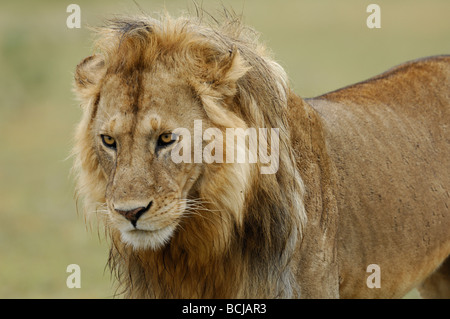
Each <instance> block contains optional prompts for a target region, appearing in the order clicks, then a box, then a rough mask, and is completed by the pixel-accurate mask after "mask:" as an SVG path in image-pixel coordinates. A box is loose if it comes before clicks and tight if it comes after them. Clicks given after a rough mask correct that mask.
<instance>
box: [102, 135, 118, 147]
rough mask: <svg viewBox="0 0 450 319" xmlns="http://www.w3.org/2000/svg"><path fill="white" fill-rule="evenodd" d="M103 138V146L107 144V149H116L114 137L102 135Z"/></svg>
mask: <svg viewBox="0 0 450 319" xmlns="http://www.w3.org/2000/svg"><path fill="white" fill-rule="evenodd" d="M101 137H102V141H103V144H105V146H106V147H109V148H113V149H115V148H116V140H115V139H114V138H113V137H111V136H109V135H101Z"/></svg>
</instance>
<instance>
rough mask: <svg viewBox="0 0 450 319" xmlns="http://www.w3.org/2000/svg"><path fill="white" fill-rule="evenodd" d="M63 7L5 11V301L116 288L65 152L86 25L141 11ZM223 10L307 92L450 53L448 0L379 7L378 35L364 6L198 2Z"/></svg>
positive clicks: (1, 282) (1, 34) (15, 5)
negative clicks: (72, 19) (75, 275)
mask: <svg viewBox="0 0 450 319" xmlns="http://www.w3.org/2000/svg"><path fill="white" fill-rule="evenodd" d="M137 2H138V3H139V5H140V6H141V7H142V8H143V9H144V10H145V11H146V12H148V13H152V12H155V11H160V10H162V9H163V8H164V7H165V8H166V9H167V10H168V11H169V12H170V13H171V14H172V15H179V14H181V13H183V12H186V10H187V9H190V10H191V12H195V10H194V5H193V2H192V1H190V0H182V1H165V2H164V1H156V0H138V1H137ZM199 2H200V1H199ZM70 3H72V2H70V1H61V0H59V1H56V0H55V1H39V2H38V1H23V0H22V1H8V2H6V1H2V3H1V4H0V203H1V204H0V298H109V297H111V296H112V294H113V292H114V290H113V288H112V285H111V283H110V282H111V280H110V279H111V278H110V275H109V272H108V270H105V265H106V260H107V254H108V246H107V243H106V242H105V240H103V239H102V236H101V235H98V232H97V230H96V227H93V228H94V229H93V230H89V229H87V228H86V226H85V223H84V218H83V214H82V212H79V213H78V214H77V211H76V203H75V200H74V197H73V180H72V178H71V177H70V175H69V172H70V168H71V165H72V159H70V158H69V159H68V156H69V153H70V149H71V146H72V137H73V131H74V127H75V125H76V123H77V121H78V120H79V118H80V115H81V111H80V109H79V106H78V102H77V101H75V99H74V97H73V94H72V92H71V87H72V75H73V71H74V68H75V66H76V65H77V63H78V62H79V61H80V60H81V59H83V58H84V57H85V56H88V55H90V53H91V51H92V36H91V34H90V32H89V30H88V29H87V28H86V26H87V25H91V26H96V25H99V24H100V23H101V21H102V20H103V19H104V18H106V17H109V16H111V15H112V14H116V13H138V12H139V10H138V8H137V6H136V5H135V3H134V2H133V1H132V0H123V1H117V0H116V1H106V0H105V1H95V2H94V1H87V0H84V1H81V0H78V1H76V2H75V1H74V3H76V4H78V5H79V6H80V7H81V21H82V28H81V29H69V28H68V27H67V26H66V19H67V17H68V16H69V13H67V12H66V8H67V6H68V5H69V4H70ZM221 3H223V4H224V5H225V6H227V7H233V8H234V9H235V11H236V12H238V13H241V12H242V13H243V14H244V17H245V19H244V21H245V23H246V24H249V25H251V26H253V27H254V28H256V29H257V30H258V31H260V32H261V33H262V37H261V39H262V40H263V41H264V42H265V43H266V44H267V46H268V47H270V48H271V50H272V51H273V52H274V55H275V57H276V59H277V60H278V61H279V62H280V63H281V64H282V66H284V67H285V69H286V71H287V72H288V74H289V76H290V79H291V81H292V86H293V87H294V89H295V91H296V92H297V93H298V94H300V95H301V96H303V97H311V96H314V95H319V94H321V93H325V92H327V91H330V90H334V89H337V88H339V87H341V86H345V85H348V84H351V83H354V82H357V81H360V80H364V79H366V78H368V77H370V76H373V75H376V74H378V73H380V72H383V71H384V70H386V69H388V68H390V67H392V66H394V65H396V64H399V63H401V62H403V61H407V60H411V59H415V58H418V57H422V56H427V55H435V54H443V53H447V54H449V53H450V19H449V14H450V1H448V0H430V1H425V0H421V1H418V0H407V1H406V0H403V1H402V0H398V1H392V0H391V1H387V0H384V1H376V3H377V4H378V5H380V7H381V29H369V28H367V26H366V18H367V17H368V15H369V13H366V7H367V5H368V4H369V3H371V2H370V1H362V0H349V1H332V0H315V1H312V0H305V1H301V0H291V1H289V0H279V1H268V0H264V1H261V0H245V1H242V0H235V1H227V0H222V1H221V2H219V1H203V7H205V8H206V9H207V10H208V11H209V12H211V13H215V12H217V11H218V10H220V8H221ZM99 233H100V234H101V233H102V232H101V231H100V232H99ZM73 263H75V264H78V265H79V266H80V267H81V288H80V289H69V288H67V286H66V278H67V276H68V275H69V274H68V273H66V267H67V266H68V265H69V264H73ZM407 297H408V298H416V297H418V295H417V292H416V291H413V292H411V293H410V294H408V296H407Z"/></svg>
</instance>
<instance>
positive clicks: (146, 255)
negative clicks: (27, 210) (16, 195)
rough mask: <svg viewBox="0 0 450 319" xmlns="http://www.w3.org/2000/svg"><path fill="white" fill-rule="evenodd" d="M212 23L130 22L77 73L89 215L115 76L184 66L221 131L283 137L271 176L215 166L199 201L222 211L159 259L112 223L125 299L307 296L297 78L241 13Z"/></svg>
mask: <svg viewBox="0 0 450 319" xmlns="http://www.w3.org/2000/svg"><path fill="white" fill-rule="evenodd" d="M203 20H204V19H203V18H202V17H199V18H177V19H172V18H170V17H168V16H162V17H161V18H159V19H153V18H148V17H138V18H130V17H125V18H116V19H113V20H110V21H108V22H107V23H106V24H105V26H104V27H101V28H99V29H97V34H98V38H99V39H98V41H97V53H96V55H94V56H93V57H90V58H87V59H85V60H84V61H83V62H82V63H81V64H80V65H79V67H78V68H77V72H76V74H75V91H76V93H77V94H78V96H79V98H80V100H81V103H82V108H83V114H84V115H83V118H82V120H81V122H80V124H79V126H78V129H77V132H76V136H75V141H76V143H75V147H74V155H75V164H74V169H75V171H76V173H77V194H78V196H79V197H80V198H82V199H83V202H84V203H85V208H84V209H85V210H86V211H88V212H91V211H96V210H100V209H99V207H100V208H101V207H102V205H103V204H104V203H105V189H106V183H107V180H106V178H105V176H104V174H103V172H102V170H101V169H100V164H99V159H98V158H97V155H96V153H95V150H94V146H93V138H92V136H91V134H90V133H89V132H90V126H91V125H92V121H91V119H92V118H93V116H94V115H95V112H96V107H97V103H98V94H99V90H100V88H101V85H102V78H103V76H104V74H105V73H108V72H137V75H136V76H139V75H138V73H140V72H143V70H145V68H146V66H148V65H150V64H152V63H153V62H154V61H156V60H161V59H165V60H166V61H171V62H170V63H173V64H177V65H180V64H181V65H183V66H184V67H185V69H186V80H187V81H188V82H189V83H190V84H191V85H192V87H193V90H194V91H195V94H196V95H197V96H198V98H199V99H200V100H201V102H202V105H203V107H204V109H205V111H206V114H207V115H208V117H209V118H210V119H211V121H212V122H213V123H214V124H215V125H216V126H217V127H221V128H223V127H242V126H245V127H258V128H268V129H270V128H279V132H280V134H279V141H280V142H279V169H278V171H277V172H276V173H275V174H260V168H261V167H260V165H259V164H255V165H253V166H251V167H250V168H248V171H246V172H241V171H238V168H237V167H238V166H235V165H209V166H208V165H205V170H204V172H203V175H202V177H201V179H200V180H199V182H198V185H196V187H197V190H198V191H197V194H198V196H199V198H201V200H202V201H204V202H206V203H209V205H210V206H209V207H208V208H209V210H210V211H211V212H214V213H211V214H209V215H208V218H207V219H206V218H200V217H198V218H197V217H196V216H197V215H201V214H205V212H202V211H199V212H198V214H197V215H195V214H194V215H193V216H189V217H188V218H185V219H183V223H182V225H181V227H180V228H179V229H178V231H177V233H176V234H175V235H174V237H173V238H172V239H171V241H170V242H169V243H168V244H167V245H166V246H165V247H163V248H161V249H159V250H157V251H152V250H136V249H133V248H132V247H129V246H127V245H125V244H123V243H122V242H121V240H120V235H119V234H118V231H116V230H114V229H113V228H112V227H110V225H108V223H107V222H106V221H105V222H106V225H105V229H106V232H107V233H108V235H109V238H110V242H111V249H110V257H109V266H110V268H111V270H112V271H113V273H114V274H115V276H116V278H117V281H118V283H119V288H118V293H123V294H124V296H125V297H137V298H145V297H157V298H170V297H175V298H183V297H188V298H193V297H204V298H205V297H215V298H226V297H244V298H245V297H255V296H258V297H293V296H296V295H298V287H297V283H296V280H295V278H294V277H295V274H294V272H295V271H294V268H295V267H294V266H293V265H292V257H293V253H294V249H295V248H296V247H297V246H298V245H299V243H300V241H301V240H302V230H303V228H304V226H305V223H306V215H305V208H304V203H303V198H304V186H303V182H302V180H301V178H300V175H299V173H298V170H297V168H296V164H295V159H294V154H293V150H292V146H291V145H292V143H291V140H290V139H291V137H290V130H289V128H288V122H287V103H288V95H289V88H288V84H287V76H286V74H285V72H284V70H283V69H282V68H281V67H280V66H279V65H278V64H277V63H276V62H274V61H273V60H272V58H271V57H270V55H269V54H268V53H267V52H266V50H265V49H264V47H263V46H262V45H261V44H260V43H259V42H258V40H257V34H256V32H255V31H253V30H251V29H249V28H247V27H244V26H243V25H242V24H241V22H240V20H239V19H238V18H235V17H231V16H230V17H228V18H226V19H224V22H222V23H217V24H215V23H209V24H205V23H204V21H203ZM198 56H204V57H205V56H209V57H211V56H216V57H220V59H212V60H208V59H198ZM227 56H228V57H229V58H227ZM237 56H238V57H237ZM98 57H101V59H97V58H98ZM217 61H225V62H224V63H220V62H217ZM226 61H232V62H230V63H228V62H226ZM167 63H169V62H167ZM86 64H91V67H90V68H89V71H87V70H86V68H83V67H82V66H84V65H86ZM230 70H231V72H230ZM193 75H195V76H193ZM92 79H95V80H92ZM242 189H245V190H246V192H245V194H242V192H241V190H242ZM199 209H200V210H201V208H199ZM99 215H101V214H99Z"/></svg>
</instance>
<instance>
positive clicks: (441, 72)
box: [315, 55, 450, 104]
mask: <svg viewBox="0 0 450 319" xmlns="http://www.w3.org/2000/svg"><path fill="white" fill-rule="evenodd" d="M430 88H432V89H433V90H430ZM449 89H450V55H439V56H431V57H425V58H421V59H417V60H413V61H409V62H406V63H403V64H400V65H397V66H395V67H393V68H391V69H389V70H388V71H386V72H383V73H381V74H379V75H377V76H374V77H372V78H369V79H367V80H365V81H362V82H358V83H355V84H352V85H349V86H346V87H344V88H341V89H338V90H336V91H332V92H329V93H326V94H323V95H320V96H318V97H316V98H315V99H320V100H328V101H332V102H344V103H345V102H355V103H357V104H359V103H361V102H367V101H370V100H376V101H379V102H387V103H389V101H392V99H394V98H395V100H396V101H398V102H401V101H402V100H408V101H411V98H412V97H415V98H418V97H419V98H420V97H422V98H423V99H426V98H428V96H429V94H431V91H432V92H433V93H432V94H433V98H436V94H438V95H442V97H443V98H446V99H448V98H449V97H448V92H449Z"/></svg>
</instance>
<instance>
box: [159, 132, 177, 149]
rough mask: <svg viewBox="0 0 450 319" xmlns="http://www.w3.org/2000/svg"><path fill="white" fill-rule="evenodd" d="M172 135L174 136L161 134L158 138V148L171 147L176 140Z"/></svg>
mask: <svg viewBox="0 0 450 319" xmlns="http://www.w3.org/2000/svg"><path fill="white" fill-rule="evenodd" d="M172 135H173V134H172V133H164V134H161V135H160V136H159V137H158V146H159V147H164V146H167V145H170V144H172V143H173V142H175V139H174V137H173V136H172Z"/></svg>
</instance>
